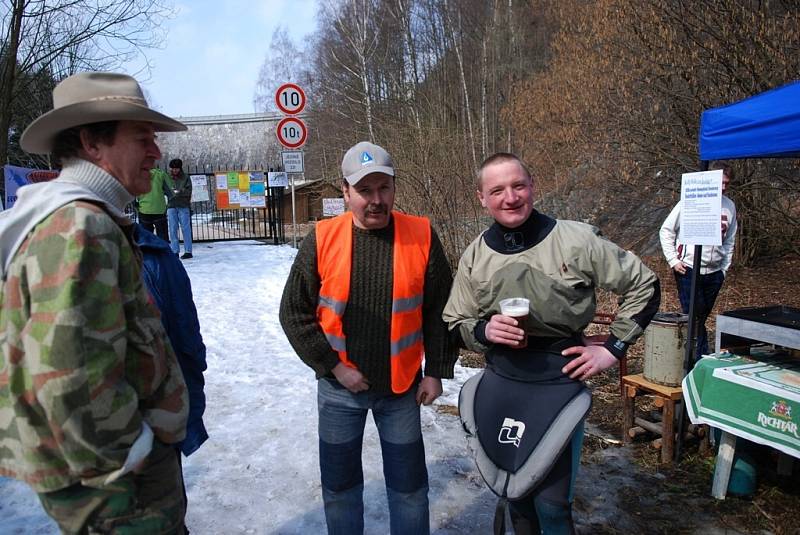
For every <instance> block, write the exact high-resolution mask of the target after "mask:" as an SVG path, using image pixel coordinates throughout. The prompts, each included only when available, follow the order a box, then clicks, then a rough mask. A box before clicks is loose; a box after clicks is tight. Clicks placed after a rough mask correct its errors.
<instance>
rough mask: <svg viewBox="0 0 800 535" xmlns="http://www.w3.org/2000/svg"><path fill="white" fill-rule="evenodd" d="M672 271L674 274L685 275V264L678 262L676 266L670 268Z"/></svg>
mask: <svg viewBox="0 0 800 535" xmlns="http://www.w3.org/2000/svg"><path fill="white" fill-rule="evenodd" d="M672 269H673V270H675V273H679V274H681V275H686V264H684V263H683V262H678V263H677V264H675V265H674V266H672Z"/></svg>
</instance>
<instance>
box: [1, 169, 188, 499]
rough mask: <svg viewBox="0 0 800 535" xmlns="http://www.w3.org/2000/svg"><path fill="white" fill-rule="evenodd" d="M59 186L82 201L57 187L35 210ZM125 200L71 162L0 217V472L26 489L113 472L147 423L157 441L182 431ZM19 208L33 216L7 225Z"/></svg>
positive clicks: (169, 363) (172, 373)
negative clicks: (4, 246) (5, 246)
mask: <svg viewBox="0 0 800 535" xmlns="http://www.w3.org/2000/svg"><path fill="white" fill-rule="evenodd" d="M27 188H31V190H30V191H28V192H25V190H26V189H27ZM70 189H71V190H75V189H77V190H80V189H85V190H86V193H85V194H84V195H82V196H79V198H81V199H90V201H89V200H76V199H75V195H72V196H71V197H70V196H69V195H68V196H66V197H64V199H71V200H68V202H66V203H65V204H63V205H62V206H60V207H58V208H55V209H54V210H52V211H50V212H47V211H46V210H44V212H45V213H41V212H42V211H39V212H38V213H37V211H36V209H35V208H36V206H40V205H45V204H51V205H52V204H53V203H51V202H50V199H52V198H53V197H54V196H56V197H57V196H58V195H59V192H63V191H65V190H70ZM120 189H121V191H120ZM25 193H27V195H25ZM98 198H99V201H98ZM130 199H131V198H130V196H129V195H127V192H125V190H124V188H122V186H121V185H120V184H119V182H117V181H116V180H115V179H114V178H113V177H111V176H110V175H108V174H107V173H105V172H104V171H102V170H101V169H100V168H98V167H96V166H93V165H91V164H89V163H87V162H83V161H75V160H73V161H72V162H71V163H70V164H68V165H67V166H65V168H64V170H63V171H62V174H61V176H60V177H59V178H58V179H57V180H56V181H54V182H52V183H48V184H34V185H31V186H26V187H24V188H22V189H21V190H20V197H19V200H18V203H19V204H18V205H16V206H15V207H14V208H13V209H12V210H10V211H9V212H10V213H8V214H3V216H4V217H3V218H2V219H0V239H2V241H3V242H4V243H9V242H11V241H13V242H14V243H18V244H19V245H18V248H17V249H16V250H14V249H13V248H12V249H11V250H10V251H3V253H4V254H5V253H9V257H8V258H6V257H3V255H2V254H0V261H2V266H4V269H3V270H2V271H3V280H2V286H0V298H1V299H2V308H0V348H1V349H2V353H1V354H0V475H4V476H10V477H14V478H16V479H20V480H23V481H26V482H27V483H28V484H29V485H30V486H31V487H33V489H34V490H35V491H37V492H48V491H53V490H58V489H61V488H64V487H67V486H69V485H72V484H74V483H76V482H78V481H81V482H83V483H84V484H87V485H102V484H104V483H108V482H109V481H111V480H113V478H114V477H119V476H120V475H122V473H124V472H125V471H126V470H127V469H128V465H130V463H131V459H130V457H131V455H132V454H131V452H132V446H133V445H134V443H139V445H141V444H140V443H141V442H142V440H141V438H142V437H144V436H145V435H147V436H150V435H149V433H150V429H152V432H153V433H154V434H155V436H156V437H157V438H158V439H160V440H161V441H163V442H167V443H174V442H177V441H180V440H181V439H183V437H184V435H185V429H186V417H187V411H188V399H187V394H186V386H185V383H184V380H183V376H182V375H181V372H180V368H179V367H178V363H177V360H176V358H175V354H174V353H173V351H172V349H171V347H170V344H169V341H168V339H167V337H166V334H165V333H164V329H163V327H162V325H161V321H160V319H159V315H158V311H157V310H156V309H155V307H154V306H153V305H152V304H151V302H150V301H149V297H148V294H147V291H146V289H145V288H144V286H143V283H142V279H141V273H140V269H141V267H140V266H141V258H140V253H139V250H138V248H137V247H136V246H135V245H134V242H133V239H132V225H131V224H130V221H129V220H127V218H124V216H123V215H122V211H121V209H122V207H124V205H125V203H127V202H129V201H130ZM62 200H63V199H62ZM55 204H58V203H57V202H56V203H55ZM31 207H33V208H34V209H33V210H31ZM51 208H52V206H51ZM32 213H33V214H35V215H30V214H32ZM23 214H27V215H23ZM26 217H27V218H28V219H30V218H33V219H38V222H37V223H35V225H34V226H33V227H32V229H31V230H28V231H27V232H25V234H24V236H22V237H20V236H15V235H13V232H12V231H11V230H10V229H17V230H18V229H20V228H26V226H25V225H19V224H16V225H15V221H13V220H14V219H19V218H23V219H24V218H26ZM16 223H18V222H16ZM27 226H28V227H30V223H28V224H27ZM149 447H150V446H149V444H147V445H146V446H145V450H144V455H146V453H147V451H149ZM133 451H138V452H139V453H138V456H139V458H141V457H142V453H141V448H140V447H137V448H134V449H133ZM126 461H127V463H126ZM123 467H125V468H123ZM120 469H122V470H120ZM109 474H112V475H111V477H110V478H109ZM114 474H115V475H114Z"/></svg>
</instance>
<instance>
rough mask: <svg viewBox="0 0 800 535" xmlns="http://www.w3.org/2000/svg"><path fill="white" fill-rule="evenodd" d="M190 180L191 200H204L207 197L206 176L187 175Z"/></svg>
mask: <svg viewBox="0 0 800 535" xmlns="http://www.w3.org/2000/svg"><path fill="white" fill-rule="evenodd" d="M189 180H191V181H192V202H205V201H208V200H209V197H208V178H207V177H206V175H189Z"/></svg>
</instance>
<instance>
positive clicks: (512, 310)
mask: <svg viewBox="0 0 800 535" xmlns="http://www.w3.org/2000/svg"><path fill="white" fill-rule="evenodd" d="M500 313H501V314H502V315H504V316H513V317H519V316H527V315H528V307H526V306H525V305H511V306H508V305H506V306H504V307H501V308H500Z"/></svg>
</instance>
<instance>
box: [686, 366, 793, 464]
mask: <svg viewBox="0 0 800 535" xmlns="http://www.w3.org/2000/svg"><path fill="white" fill-rule="evenodd" d="M683 391H684V397H685V398H686V409H687V413H688V415H689V418H690V419H691V421H692V423H695V424H708V425H710V426H713V427H717V428H719V429H722V430H724V431H727V432H729V433H732V434H734V435H736V436H738V437H743V438H746V439H747V440H750V441H752V442H756V443H758V444H765V445H767V446H771V447H773V448H775V449H777V450H780V451H782V452H784V453H787V454H788V455H792V456H793V457H799V458H800V432H798V425H797V421H798V419H800V362H798V361H797V359H792V358H791V357H785V356H784V357H777V358H769V357H768V358H766V359H763V360H759V361H757V360H753V359H750V358H747V357H742V356H738V355H733V354H728V353H724V354H714V355H708V356H705V357H704V358H702V359H700V360H699V361H698V362H697V364H696V365H695V367H694V369H693V370H692V371H691V373H689V374H688V375H687V376H686V378H684V380H683Z"/></svg>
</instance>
